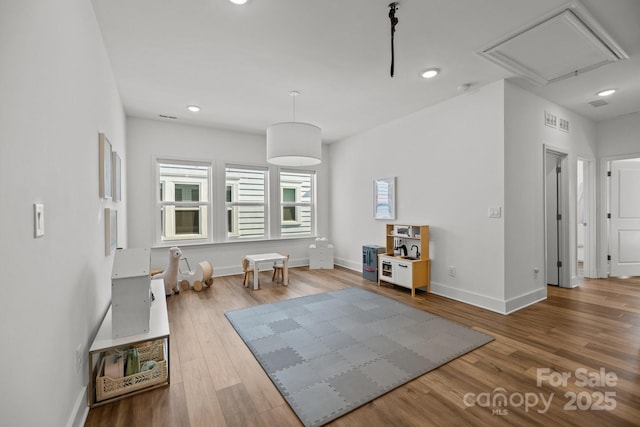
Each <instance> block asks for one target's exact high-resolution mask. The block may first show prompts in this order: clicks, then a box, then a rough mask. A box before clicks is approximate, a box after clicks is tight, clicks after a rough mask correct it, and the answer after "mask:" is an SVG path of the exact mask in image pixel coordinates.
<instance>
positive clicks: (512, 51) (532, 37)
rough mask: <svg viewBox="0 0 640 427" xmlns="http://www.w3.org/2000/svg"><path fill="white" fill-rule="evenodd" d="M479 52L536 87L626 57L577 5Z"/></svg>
mask: <svg viewBox="0 0 640 427" xmlns="http://www.w3.org/2000/svg"><path fill="white" fill-rule="evenodd" d="M478 53H479V54H480V55H481V56H482V57H484V58H486V59H488V60H489V61H491V62H493V63H495V64H497V65H499V66H501V67H503V68H505V69H506V70H508V71H510V72H512V73H514V74H516V76H518V77H522V78H525V79H526V80H528V81H529V82H531V83H533V84H535V85H538V86H544V85H547V84H549V83H553V82H555V81H558V80H562V79H565V78H568V77H573V76H576V75H579V74H581V73H585V72H587V71H589V70H593V69H595V68H598V67H601V66H603V65H606V64H610V63H612V62H616V61H619V60H621V59H627V58H629V56H628V55H627V54H626V53H625V52H624V51H623V50H622V49H621V48H620V47H619V46H618V44H617V43H616V42H615V41H614V40H613V39H612V38H611V37H610V36H609V34H608V33H607V32H606V31H605V30H604V29H603V28H602V27H601V26H600V25H599V24H598V23H597V22H596V20H595V19H594V18H593V17H592V16H591V15H590V14H589V13H588V12H587V11H586V9H584V8H583V7H582V6H581V5H580V4H579V3H577V2H572V3H570V4H569V5H568V6H565V7H563V8H561V9H559V10H556V11H554V12H552V13H551V14H549V15H546V16H543V17H542V18H540V19H538V20H536V21H535V22H534V23H533V24H529V25H526V26H525V27H523V28H521V29H519V30H517V31H515V32H513V33H511V34H509V35H508V36H506V37H503V38H502V39H500V40H499V41H497V42H494V43H492V44H491V45H490V46H489V47H487V48H485V49H483V50H482V51H480V52H478Z"/></svg>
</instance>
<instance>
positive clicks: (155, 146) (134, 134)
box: [127, 117, 329, 276]
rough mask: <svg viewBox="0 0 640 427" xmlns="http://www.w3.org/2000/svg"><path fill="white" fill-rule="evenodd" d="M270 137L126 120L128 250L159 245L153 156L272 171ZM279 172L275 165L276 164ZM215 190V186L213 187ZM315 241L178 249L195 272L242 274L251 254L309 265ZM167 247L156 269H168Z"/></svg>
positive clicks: (321, 231) (320, 178) (322, 220)
mask: <svg viewBox="0 0 640 427" xmlns="http://www.w3.org/2000/svg"><path fill="white" fill-rule="evenodd" d="M265 148H266V137H265V135H254V134H247V133H240V132H231V131H225V130H218V129H213V128H208V127H201V126H193V125H183V124H180V123H171V122H165V121H159V120H149V119H141V118H135V117H129V118H127V157H128V160H129V168H128V171H127V173H128V189H129V195H130V197H129V211H128V218H129V246H130V247H152V246H153V245H154V221H153V220H152V218H153V217H152V215H153V214H154V200H153V197H154V194H155V190H154V186H155V184H154V163H153V161H154V160H153V159H154V156H158V157H169V158H184V159H191V160H207V161H209V160H212V161H214V179H215V177H216V171H219V170H224V165H225V162H232V163H240V164H252V165H263V166H267V165H268V163H267V162H266V151H265ZM328 162H329V159H328V155H327V150H326V148H324V149H323V161H322V163H321V164H320V165H317V166H314V167H313V169H315V170H316V171H317V176H316V179H317V189H318V191H317V198H318V213H317V215H318V229H317V231H318V235H320V236H323V235H326V233H327V232H328V229H329V227H328V211H329V207H328V206H329V198H328V191H327V188H328V174H327V172H326V171H327V170H328V168H329V166H328ZM271 167H272V168H274V166H273V165H271ZM214 185H215V184H214ZM312 241H313V239H310V238H303V239H300V238H298V239H283V240H270V241H263V242H252V243H248V242H229V243H215V244H208V245H195V246H185V245H178V246H180V248H181V249H182V251H183V254H184V255H185V256H186V257H187V258H188V260H189V264H190V265H191V268H192V269H193V268H194V266H195V264H197V263H198V262H200V261H203V260H208V261H210V262H211V263H212V265H213V267H214V276H221V275H228V274H238V273H240V272H241V271H242V268H241V265H240V258H241V257H242V256H243V255H247V254H249V253H264V252H286V253H289V254H290V256H291V265H293V266H296V265H306V264H308V260H309V254H308V248H309V244H310V243H311V242H312ZM167 258H168V248H166V247H165V248H155V249H153V250H152V262H151V264H152V266H153V267H157V268H164V267H166V265H167V263H168V259H167Z"/></svg>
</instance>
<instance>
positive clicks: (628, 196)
mask: <svg viewBox="0 0 640 427" xmlns="http://www.w3.org/2000/svg"><path fill="white" fill-rule="evenodd" d="M610 194H611V202H610V203H611V212H610V213H611V220H610V222H609V226H610V233H609V238H610V241H609V251H610V255H611V265H610V267H609V275H610V276H640V159H629V160H615V161H612V162H611V193H610Z"/></svg>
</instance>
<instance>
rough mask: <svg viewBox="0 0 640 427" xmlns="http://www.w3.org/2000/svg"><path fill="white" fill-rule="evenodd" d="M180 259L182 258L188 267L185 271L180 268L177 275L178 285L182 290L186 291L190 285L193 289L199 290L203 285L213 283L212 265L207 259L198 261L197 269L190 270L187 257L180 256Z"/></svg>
mask: <svg viewBox="0 0 640 427" xmlns="http://www.w3.org/2000/svg"><path fill="white" fill-rule="evenodd" d="M182 260H184V262H185V264H186V265H187V268H188V270H187V271H185V272H183V271H182V270H180V273H179V275H178V278H179V279H180V286H181V287H182V289H183V290H185V291H186V290H187V289H189V287H190V286H191V287H193V290H194V291H196V292H200V291H201V290H202V286H203V285H207V286H211V285H213V266H211V263H210V262H209V261H202V262H200V263H198V268H197V271H191V266H190V265H189V260H187V258H182Z"/></svg>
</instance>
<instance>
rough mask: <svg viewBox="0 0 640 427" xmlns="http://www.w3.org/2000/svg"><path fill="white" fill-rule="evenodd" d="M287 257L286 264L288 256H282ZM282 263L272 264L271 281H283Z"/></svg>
mask: <svg viewBox="0 0 640 427" xmlns="http://www.w3.org/2000/svg"><path fill="white" fill-rule="evenodd" d="M282 255H284V256H286V257H287V262H289V254H282ZM283 274H284V261H276V262H274V263H273V277H271V280H272V281H282V280H284V277H283Z"/></svg>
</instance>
